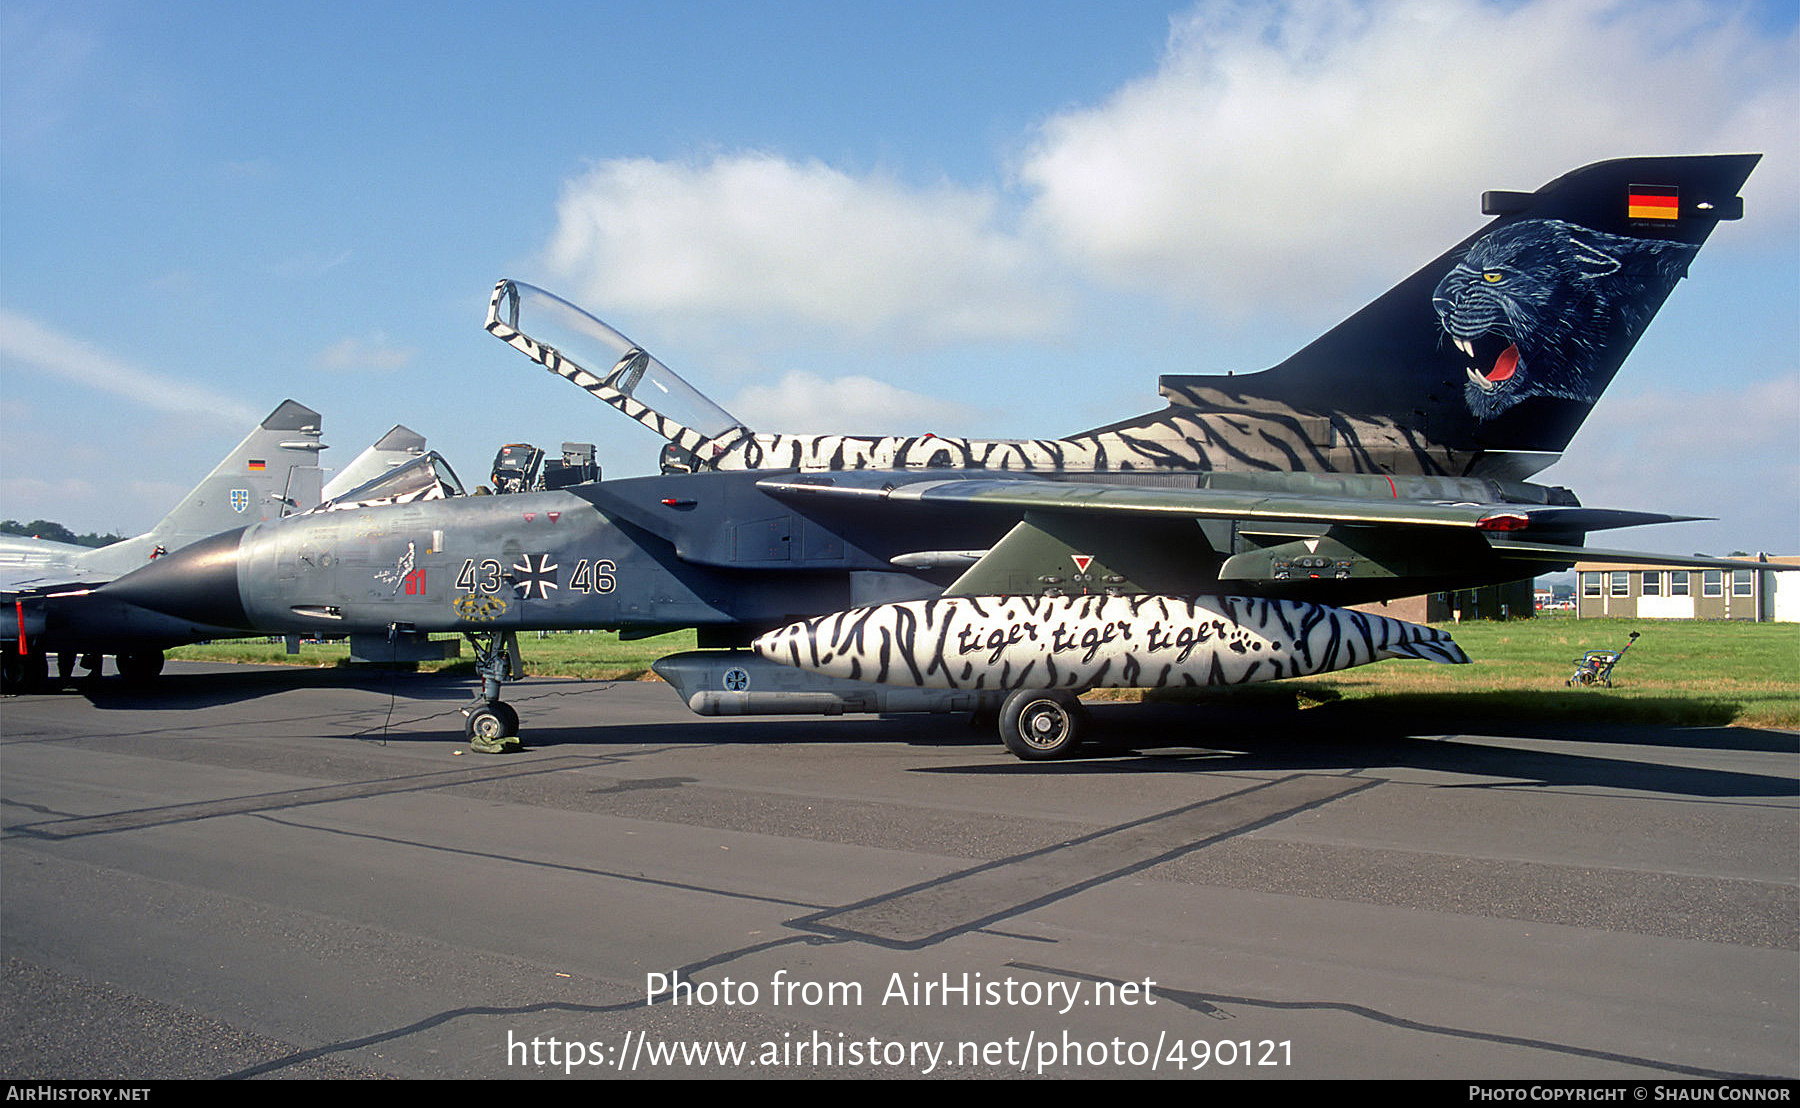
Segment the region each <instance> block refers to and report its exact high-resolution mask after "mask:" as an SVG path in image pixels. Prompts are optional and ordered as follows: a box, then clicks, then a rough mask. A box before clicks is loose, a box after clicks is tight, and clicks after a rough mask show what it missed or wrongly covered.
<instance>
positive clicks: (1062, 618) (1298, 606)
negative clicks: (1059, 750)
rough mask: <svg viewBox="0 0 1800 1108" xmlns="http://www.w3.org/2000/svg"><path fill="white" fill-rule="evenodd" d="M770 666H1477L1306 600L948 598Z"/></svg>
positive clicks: (1061, 671) (915, 675)
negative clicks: (1407, 661)
mask: <svg viewBox="0 0 1800 1108" xmlns="http://www.w3.org/2000/svg"><path fill="white" fill-rule="evenodd" d="M752 648H753V649H754V650H755V651H756V653H757V654H759V655H760V656H762V657H764V658H767V659H768V660H770V661H773V662H780V663H782V664H784V665H790V666H794V667H796V668H799V669H803V670H809V671H812V672H815V673H823V674H827V675H829V676H832V677H841V678H847V679H849V680H853V681H874V682H877V683H880V684H890V685H908V686H914V687H920V688H938V689H1023V688H1046V689H1049V688H1064V689H1092V688H1163V687H1167V686H1176V685H1181V686H1202V685H1243V684H1251V683H1254V682H1259V681H1274V680H1279V679H1281V678H1284V677H1304V676H1307V675H1309V674H1315V673H1329V672H1332V671H1335V670H1341V669H1349V668H1350V667H1352V666H1360V665H1367V664H1368V663H1370V662H1377V661H1381V660H1382V659H1384V658H1418V659H1423V660H1426V661H1432V662H1441V663H1445V664H1451V665H1460V664H1466V663H1467V662H1468V661H1469V658H1468V655H1466V654H1464V653H1463V652H1462V649H1461V648H1460V647H1458V646H1457V645H1456V643H1455V642H1453V641H1452V640H1451V639H1450V637H1449V636H1448V635H1447V634H1445V633H1444V632H1442V631H1438V630H1435V629H1433V628H1430V627H1424V626H1421V625H1419V624H1416V623H1408V622H1406V621H1404V620H1398V619H1393V618H1390V617H1388V616H1379V615H1374V614H1371V613H1367V612H1359V611H1354V610H1351V609H1346V608H1333V607H1328V606H1326V605H1323V604H1311V603H1306V602H1304V601H1297V600H1266V599H1261V598H1251V597H1198V598H1186V597H1176V596H1154V595H1139V596H1073V597H1043V596H1006V597H998V596H996V597H968V596H959V597H939V598H937V599H935V600H915V601H908V602H905V603H896V604H878V605H874V606H872V607H866V608H855V609H851V610H849V611H844V612H837V613H834V614H832V615H829V616H823V617H820V618H818V619H810V620H804V621H802V622H799V623H795V624H792V625H790V626H787V627H784V628H781V629H780V630H777V631H771V632H769V633H768V634H766V635H763V636H762V637H761V638H759V639H757V640H756V641H755V643H753V644H752Z"/></svg>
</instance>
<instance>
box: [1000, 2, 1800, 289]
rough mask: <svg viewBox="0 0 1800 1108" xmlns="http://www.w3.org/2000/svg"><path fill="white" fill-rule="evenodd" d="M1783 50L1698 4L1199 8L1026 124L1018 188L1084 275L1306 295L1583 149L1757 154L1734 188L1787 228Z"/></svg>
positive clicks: (1419, 248) (1557, 168) (1787, 81)
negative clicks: (1110, 75) (1106, 83)
mask: <svg viewBox="0 0 1800 1108" xmlns="http://www.w3.org/2000/svg"><path fill="white" fill-rule="evenodd" d="M1795 57H1796V52H1795V38H1794V35H1793V34H1792V33H1791V32H1790V33H1789V34H1788V35H1787V36H1786V37H1785V38H1783V39H1780V40H1771V39H1769V38H1768V37H1767V36H1766V34H1764V33H1761V32H1759V31H1758V30H1757V29H1756V27H1755V26H1754V20H1753V18H1752V14H1751V13H1746V12H1744V11H1742V10H1739V9H1734V8H1727V7H1722V6H1720V5H1717V4H1709V3H1701V2H1698V0H1673V2H1665V3H1641V2H1635V0H1536V2H1532V3H1524V4H1496V3H1483V2H1479V0H1384V2H1382V3H1374V4H1364V3H1354V2H1351V0H1323V2H1319V3H1311V4H1293V5H1289V4H1246V3H1232V2H1215V3H1203V4H1200V5H1199V6H1197V7H1196V8H1194V9H1193V10H1192V11H1191V13H1190V14H1188V15H1187V16H1185V17H1184V18H1182V19H1180V20H1178V21H1176V23H1175V24H1174V28H1173V32H1172V34H1171V37H1170V40H1169V46H1168V50H1167V54H1166V56H1165V58H1164V60H1163V62H1162V65H1161V66H1160V68H1159V69H1158V71H1157V72H1156V73H1155V74H1154V75H1152V76H1150V77H1147V78H1145V79H1143V80H1140V81H1137V82H1134V83H1132V84H1130V85H1128V86H1126V87H1124V88H1122V89H1121V90H1119V91H1118V92H1117V93H1115V94H1114V95H1113V96H1112V97H1111V98H1110V99H1109V100H1108V101H1107V102H1106V103H1104V104H1102V105H1099V106H1098V107H1093V108H1087V109H1081V110H1075V111H1068V112H1064V113H1061V114H1059V115H1057V116H1054V117H1053V118H1051V119H1050V120H1049V121H1048V122H1046V123H1045V124H1044V126H1043V128H1042V131H1041V134H1040V135H1039V137H1038V141H1037V142H1036V144H1035V145H1034V146H1033V147H1032V148H1031V149H1030V150H1029V152H1028V153H1027V155H1026V156H1025V158H1024V159H1023V161H1022V165H1021V168H1020V175H1021V177H1022V179H1023V181H1024V182H1025V184H1026V185H1027V186H1029V187H1030V188H1031V189H1033V190H1035V199H1034V201H1033V205H1032V215H1033V217H1034V219H1035V220H1036V221H1037V224H1038V225H1039V226H1040V227H1041V228H1043V229H1044V231H1045V232H1046V233H1047V234H1048V235H1049V236H1050V237H1051V238H1053V239H1054V241H1055V242H1056V243H1057V244H1058V246H1059V248H1060V249H1061V251H1062V252H1063V253H1064V255H1065V256H1066V257H1067V258H1068V259H1069V260H1070V261H1071V262H1072V263H1073V264H1077V265H1080V266H1082V267H1084V268H1088V269H1091V271H1092V272H1094V273H1096V274H1097V275H1099V276H1101V277H1102V278H1104V279H1106V280H1108V281H1111V282H1115V283H1117V284H1120V285H1123V286H1126V287H1133V288H1140V289H1150V290H1156V291H1160V292H1163V293H1165V294H1168V295H1170V296H1172V297H1177V298H1182V297H1185V298H1188V299H1192V300H1200V301H1206V302H1211V303H1214V304H1216V305H1221V306H1224V307H1227V308H1231V309H1236V310H1244V309H1247V308H1250V307H1253V306H1259V305H1264V304H1269V303H1277V304H1278V303H1280V302H1281V301H1282V300H1284V299H1305V300H1310V301H1312V302H1315V303H1316V302H1317V301H1318V300H1319V299H1320V298H1321V297H1324V298H1327V299H1329V298H1333V297H1337V298H1341V297H1343V296H1346V295H1348V294H1349V293H1351V292H1353V291H1354V292H1366V291H1368V289H1367V288H1366V287H1359V286H1360V285H1361V284H1362V282H1365V281H1367V280H1370V279H1380V278H1387V277H1393V276H1396V275H1397V274H1398V273H1400V272H1404V271H1406V269H1407V268H1409V267H1411V266H1414V265H1417V264H1422V263H1423V262H1424V261H1426V260H1428V259H1429V258H1430V257H1431V256H1433V255H1434V254H1436V253H1437V252H1439V251H1440V250H1442V249H1443V248H1445V247H1447V246H1449V245H1450V244H1451V243H1452V242H1454V241H1456V239H1457V238H1459V237H1461V235H1463V234H1466V233H1468V232H1469V231H1471V230H1473V229H1474V228H1475V227H1476V226H1477V225H1478V224H1479V222H1480V217H1479V214H1478V206H1477V204H1478V193H1479V191H1480V189H1483V188H1509V189H1531V188H1535V187H1537V186H1538V185H1540V184H1543V183H1545V182H1547V181H1548V180H1550V179H1551V178H1552V177H1555V176H1557V175H1560V174H1561V173H1563V172H1565V171H1567V170H1569V169H1572V168H1575V167H1576V166H1578V165H1581V164H1584V163H1586V162H1589V161H1594V160H1599V159H1601V158H1606V157H1619V156H1628V155H1643V154H1670V153H1698V152H1709V151H1710V152H1742V151H1745V150H1748V151H1761V152H1767V153H1769V154H1771V155H1772V156H1771V157H1769V158H1766V159H1765V160H1764V163H1763V165H1762V167H1761V169H1760V172H1759V177H1758V178H1752V181H1753V187H1752V188H1751V189H1749V190H1747V192H1746V196H1747V198H1748V197H1749V196H1750V194H1751V193H1754V194H1755V196H1756V200H1755V201H1754V202H1753V207H1754V209H1755V210H1756V211H1757V218H1758V219H1759V220H1762V221H1763V222H1762V226H1763V227H1764V228H1765V230H1766V229H1767V228H1768V227H1770V226H1771V224H1772V223H1773V224H1775V225H1779V224H1780V223H1787V224H1789V225H1791V224H1792V221H1793V218H1794V215H1795V201H1794V197H1795V195H1796V192H1797V190H1796V188H1795V181H1796V178H1795V169H1796V167H1795V157H1794V156H1795V154H1796V150H1797V147H1800V141H1797V134H1796V129H1795V120H1796V118H1797V117H1800V107H1797V105H1800V95H1797V91H1800V88H1797V84H1796V81H1795V79H1794V65H1795ZM1771 209H1776V210H1773V211H1772V210H1771Z"/></svg>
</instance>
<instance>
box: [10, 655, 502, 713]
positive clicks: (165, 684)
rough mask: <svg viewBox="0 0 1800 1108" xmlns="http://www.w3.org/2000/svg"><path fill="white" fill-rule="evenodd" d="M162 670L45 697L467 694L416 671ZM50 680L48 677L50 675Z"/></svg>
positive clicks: (159, 702)
mask: <svg viewBox="0 0 1800 1108" xmlns="http://www.w3.org/2000/svg"><path fill="white" fill-rule="evenodd" d="M184 668H186V669H187V670H188V671H187V672H166V673H164V674H163V675H162V676H160V677H158V678H156V680H155V681H154V682H153V683H150V684H133V683H131V682H129V681H125V680H122V679H120V678H117V677H93V676H75V677H70V678H69V679H68V680H67V681H63V682H61V683H59V684H56V685H55V686H54V687H52V688H50V689H48V690H46V693H45V695H52V696H54V695H59V694H62V695H77V696H84V697H86V698H87V699H88V702H89V703H91V704H92V705H94V707H96V708H100V709H102V710H107V711H131V712H155V711H178V712H182V711H191V710H193V709H196V708H213V707H218V706H220V705H223V704H238V703H242V702H244V701H246V700H255V699H258V698H260V697H265V696H272V695H275V694H278V693H282V692H288V691H291V690H295V689H365V690H367V691H369V692H376V693H381V694H382V695H387V694H389V693H393V694H395V695H398V696H403V697H405V698H406V699H408V700H448V701H456V702H467V701H468V700H469V699H470V698H471V697H472V696H473V695H474V693H473V691H472V689H471V684H470V682H469V680H468V678H467V677H464V676H455V675H445V674H436V673H419V672H416V671H411V670H404V669H400V668H398V667H381V666H372V665H371V666H335V667H334V666H247V665H217V666H207V667H204V668H203V669H201V668H190V667H184ZM53 680H54V679H53Z"/></svg>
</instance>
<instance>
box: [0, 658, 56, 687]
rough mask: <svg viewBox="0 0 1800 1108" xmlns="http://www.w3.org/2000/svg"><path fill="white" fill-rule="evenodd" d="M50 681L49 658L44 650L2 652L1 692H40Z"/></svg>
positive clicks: (0, 668) (0, 663) (0, 659)
mask: <svg viewBox="0 0 1800 1108" xmlns="http://www.w3.org/2000/svg"><path fill="white" fill-rule="evenodd" d="M49 682H50V665H49V658H48V657H47V656H46V655H44V654H43V653H42V652H38V653H32V654H17V653H14V652H12V651H5V652H0V692H6V693H9V694H13V695H17V694H19V693H29V692H40V691H42V690H43V688H44V687H45V686H46V685H48V684H49Z"/></svg>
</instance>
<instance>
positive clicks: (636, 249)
mask: <svg viewBox="0 0 1800 1108" xmlns="http://www.w3.org/2000/svg"><path fill="white" fill-rule="evenodd" d="M998 209H999V202H998V199H997V197H996V196H994V195H992V194H989V193H985V192H982V191H978V190H970V189H961V188H954V187H951V186H948V185H945V186H941V187H937V188H931V189H914V188H909V187H907V186H905V185H903V184H901V183H899V182H897V181H894V180H890V179H888V178H886V177H882V176H879V175H877V176H870V177H854V176H852V175H850V174H848V173H845V172H843V171H841V170H837V169H833V168H831V167H829V166H826V165H823V164H820V163H818V162H808V163H805V164H798V163H795V162H791V161H787V160H784V159H781V158H778V157H775V156H772V155H767V154H742V155H736V156H728V157H718V158H715V159H713V160H712V161H710V162H708V163H706V164H703V165H677V164H671V163H667V162H658V161H654V160H651V159H647V158H629V159H618V160H613V161H607V162H603V163H600V164H599V165H596V166H595V167H594V168H593V169H592V170H591V171H590V172H589V173H588V174H587V175H586V176H584V177H582V178H580V179H579V180H576V181H572V182H570V183H569V184H568V185H567V186H566V187H565V189H564V192H563V196H562V199H561V202H560V203H559V205H558V209H557V210H558V226H557V230H556V232H555V235H554V237H553V239H552V241H551V243H550V245H549V248H548V251H547V254H548V257H547V264H548V266H549V268H550V269H551V270H552V271H553V272H554V273H556V274H557V275H558V276H559V278H560V279H562V280H565V281H569V282H572V286H573V287H572V289H571V295H572V296H573V297H574V298H575V299H576V300H577V301H579V302H582V303H585V304H588V305H591V306H595V307H596V308H598V309H600V310H602V311H605V312H614V311H619V312H623V313H627V314H631V313H639V312H665V313H666V312H675V313H682V314H687V315H701V316H710V317H713V318H718V317H731V318H742V319H745V320H747V321H757V320H759V319H761V318H764V317H767V316H768V315H769V314H771V313H774V314H777V315H779V316H780V317H782V319H783V321H792V322H797V323H800V324H803V325H809V326H815V327H825V328H828V329H831V330H834V331H838V332H842V333H847V334H849V335H853V336H858V337H867V336H871V335H876V334H880V335H882V336H883V337H884V338H891V337H892V336H894V335H895V334H902V335H904V334H905V333H909V332H912V333H919V335H920V337H921V338H922V339H923V340H924V341H926V342H933V341H953V340H964V339H968V338H1016V337H1020V336H1028V335H1037V334H1041V333H1043V332H1045V331H1046V330H1049V329H1052V328H1054V326H1055V325H1056V322H1057V320H1058V319H1059V317H1060V314H1061V312H1060V306H1059V303H1058V298H1057V297H1056V296H1055V295H1054V294H1053V293H1052V292H1050V291H1048V285H1047V283H1046V282H1044V281H1043V280H1042V274H1040V273H1038V272H1035V266H1036V264H1037V254H1036V252H1034V251H1033V250H1031V249H1029V248H1028V247H1027V246H1026V245H1025V244H1023V243H1022V242H1021V241H1020V240H1019V239H1017V238H1016V237H1015V236H1013V235H1011V234H1009V233H1008V232H1006V231H1005V230H1003V229H1002V228H1000V227H999V226H998V224H997V217H998Z"/></svg>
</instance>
